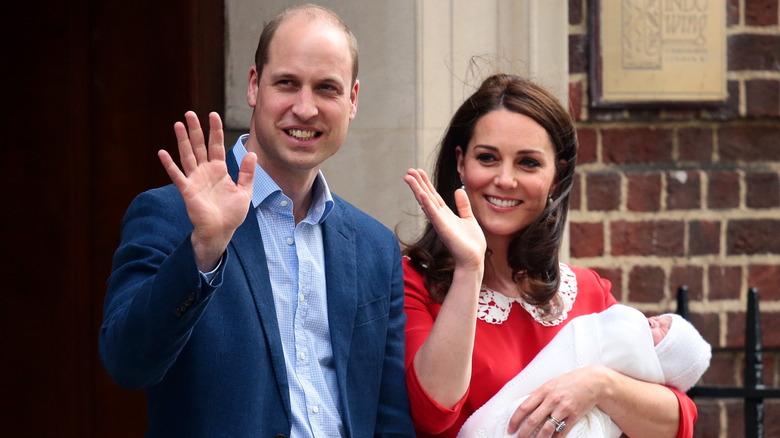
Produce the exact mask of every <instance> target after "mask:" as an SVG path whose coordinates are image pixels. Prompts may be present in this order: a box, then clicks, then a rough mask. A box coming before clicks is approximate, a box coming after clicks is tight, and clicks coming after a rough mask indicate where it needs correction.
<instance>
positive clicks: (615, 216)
mask: <svg viewBox="0 0 780 438" xmlns="http://www.w3.org/2000/svg"><path fill="white" fill-rule="evenodd" d="M746 214H747V216H746ZM778 215H780V208H777V207H775V208H768V209H749V208H745V207H739V208H738V209H736V208H730V209H724V210H716V209H707V210H705V209H701V210H661V211H652V212H638V211H628V210H625V211H623V210H613V211H608V212H606V211H579V210H569V221H570V222H586V223H595V222H606V221H609V222H610V223H611V222H659V221H663V220H669V221H699V220H712V219H718V220H719V221H721V222H722V221H733V220H745V219H756V220H765V219H776V220H778V221H780V217H779V216H778Z"/></svg>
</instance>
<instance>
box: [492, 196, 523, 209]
mask: <svg viewBox="0 0 780 438" xmlns="http://www.w3.org/2000/svg"><path fill="white" fill-rule="evenodd" d="M487 200H488V202H490V203H491V204H493V205H497V206H499V207H514V206H515V205H520V201H517V200H511V199H498V198H494V197H492V196H488V197H487Z"/></svg>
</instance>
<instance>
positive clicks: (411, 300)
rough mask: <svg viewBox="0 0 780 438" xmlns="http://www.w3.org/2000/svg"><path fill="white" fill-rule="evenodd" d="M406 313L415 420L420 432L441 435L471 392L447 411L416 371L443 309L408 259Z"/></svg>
mask: <svg viewBox="0 0 780 438" xmlns="http://www.w3.org/2000/svg"><path fill="white" fill-rule="evenodd" d="M404 294H405V297H404V311H406V387H407V390H408V392H409V404H410V407H411V411H412V420H413V421H414V425H415V428H416V429H417V430H418V432H424V433H429V434H439V433H442V432H444V431H445V430H447V429H449V428H450V427H451V426H452V425H453V424H454V423H455V421H456V420H457V419H458V416H459V415H460V411H461V409H462V407H463V404H464V402H465V401H466V399H467V398H468V393H469V391H468V390H467V391H466V394H465V395H464V396H463V398H462V399H461V400H460V401H459V402H458V403H457V404H456V405H455V406H454V407H453V408H452V409H447V408H445V407H443V406H441V405H439V404H438V403H436V401H435V400H433V399H432V398H431V397H430V396H429V395H428V393H426V392H425V390H424V389H423V388H422V386H421V385H420V381H419V380H418V379H417V372H416V371H415V370H414V356H415V355H416V354H417V350H419V349H420V347H421V346H422V344H423V343H424V342H425V340H426V339H427V338H428V334H429V333H430V332H431V329H432V328H433V321H434V320H435V318H436V314H438V310H439V308H440V307H441V306H440V305H439V304H434V303H432V302H431V298H430V294H429V293H428V291H427V290H426V289H425V286H424V285H423V279H422V275H420V273H419V272H417V271H416V270H415V269H414V268H412V266H411V265H410V263H409V259H407V258H404Z"/></svg>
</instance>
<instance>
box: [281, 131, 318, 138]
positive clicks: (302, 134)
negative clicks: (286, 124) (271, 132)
mask: <svg viewBox="0 0 780 438" xmlns="http://www.w3.org/2000/svg"><path fill="white" fill-rule="evenodd" d="M287 134H289V135H291V136H293V137H295V138H297V139H299V140H309V139H311V138H314V136H315V135H317V131H304V130H301V129H289V130H288V131H287Z"/></svg>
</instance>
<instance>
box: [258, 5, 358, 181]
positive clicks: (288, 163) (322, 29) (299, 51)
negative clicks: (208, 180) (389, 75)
mask: <svg viewBox="0 0 780 438" xmlns="http://www.w3.org/2000/svg"><path fill="white" fill-rule="evenodd" d="M268 54H269V56H268V63H267V64H266V65H265V66H264V67H263V71H262V75H261V76H260V77H259V81H258V75H257V70H256V69H255V68H254V67H253V68H252V70H251V71H250V77H249V87H248V89H247V100H248V102H249V106H251V107H253V108H254V112H253V115H252V122H251V124H252V126H251V128H250V130H251V131H252V134H253V135H251V136H250V140H249V142H247V149H248V150H249V151H251V152H255V153H256V154H257V157H258V164H260V165H261V166H262V167H263V169H265V171H266V172H268V173H269V175H270V176H271V177H272V178H273V179H274V180H276V181H277V183H280V185H282V183H283V182H285V181H287V182H291V183H295V182H296V181H300V182H303V181H309V182H310V181H311V179H313V177H314V176H315V175H316V173H317V171H318V170H319V168H320V166H321V165H322V163H323V162H324V161H325V160H326V159H327V158H328V157H330V156H331V155H333V154H334V153H336V151H338V150H339V148H340V147H341V145H342V144H343V143H344V138H345V137H346V135H347V128H348V126H349V122H350V121H351V120H352V119H353V118H354V117H355V113H356V111H357V97H358V85H359V84H358V83H357V82H356V83H355V85H354V86H353V85H352V84H351V82H352V58H351V56H350V51H349V45H348V44H347V40H346V36H345V34H344V32H343V31H341V30H340V29H337V28H335V27H333V26H332V25H330V24H328V23H327V22H324V21H322V20H313V21H311V20H309V19H306V18H304V17H292V18H290V19H289V20H288V21H287V22H285V23H284V24H282V25H281V26H280V27H279V29H277V31H276V35H275V36H274V38H273V40H272V41H271V44H270V46H269V51H268ZM301 178H302V179H301Z"/></svg>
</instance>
